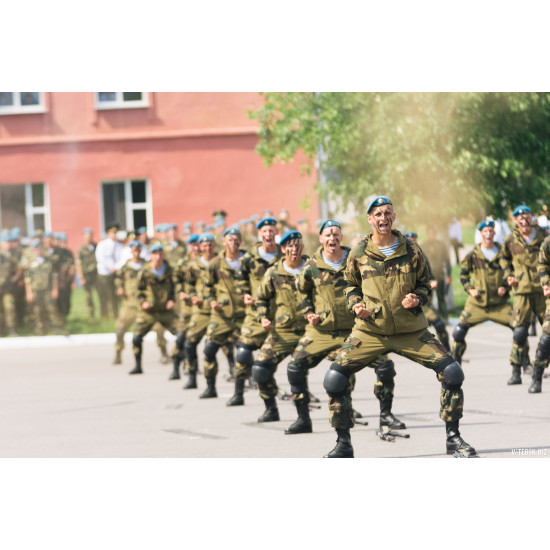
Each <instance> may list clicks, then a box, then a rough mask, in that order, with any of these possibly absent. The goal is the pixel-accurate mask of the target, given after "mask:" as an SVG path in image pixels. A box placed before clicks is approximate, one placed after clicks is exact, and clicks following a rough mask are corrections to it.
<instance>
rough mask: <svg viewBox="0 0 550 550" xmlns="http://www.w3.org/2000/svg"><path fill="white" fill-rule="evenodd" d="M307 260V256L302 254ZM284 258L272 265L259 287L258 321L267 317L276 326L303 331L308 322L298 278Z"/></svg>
mask: <svg viewBox="0 0 550 550" xmlns="http://www.w3.org/2000/svg"><path fill="white" fill-rule="evenodd" d="M302 259H303V260H304V262H305V261H307V259H308V258H307V256H302ZM283 261H284V258H281V259H280V260H279V261H278V262H276V263H275V264H274V265H272V266H271V267H270V268H269V269H268V270H267V271H266V272H265V275H264V278H263V279H262V282H261V283H260V286H259V287H258V298H257V302H256V314H257V318H258V321H260V322H261V320H262V319H263V318H264V317H265V318H268V319H270V320H271V321H272V322H273V321H274V323H273V324H274V325H275V328H281V329H286V330H295V331H303V330H305V326H306V324H307V322H306V319H305V317H304V316H303V315H302V314H301V313H300V307H299V301H298V295H297V293H296V279H297V277H295V276H294V275H292V274H291V273H289V272H288V271H287V270H286V269H285V268H284V266H283Z"/></svg>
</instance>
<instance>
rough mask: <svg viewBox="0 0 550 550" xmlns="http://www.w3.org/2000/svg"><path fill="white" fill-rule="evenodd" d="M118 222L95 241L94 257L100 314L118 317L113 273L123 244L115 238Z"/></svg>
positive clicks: (118, 262) (117, 264) (104, 316)
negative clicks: (100, 238) (110, 314)
mask: <svg viewBox="0 0 550 550" xmlns="http://www.w3.org/2000/svg"><path fill="white" fill-rule="evenodd" d="M118 230H119V225H118V224H110V225H109V226H108V227H107V230H106V232H107V237H106V238H105V239H103V240H102V241H99V242H98V243H97V247H96V249H95V257H96V261H97V279H98V287H99V301H100V304H101V316H102V317H103V318H104V319H105V318H107V317H109V310H110V311H111V313H112V316H113V317H114V318H115V319H116V318H117V317H118V297H117V295H116V290H115V273H116V271H117V269H118V267H119V265H120V260H121V257H122V251H123V249H124V245H123V244H122V243H121V242H119V241H118V240H117V231H118Z"/></svg>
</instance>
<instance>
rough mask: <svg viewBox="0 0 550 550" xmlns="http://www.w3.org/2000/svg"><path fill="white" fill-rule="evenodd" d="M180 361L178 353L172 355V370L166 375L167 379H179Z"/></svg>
mask: <svg viewBox="0 0 550 550" xmlns="http://www.w3.org/2000/svg"><path fill="white" fill-rule="evenodd" d="M180 363H181V359H180V358H179V357H178V354H177V352H176V355H175V356H174V370H173V371H172V374H170V376H169V377H168V380H179V379H180Z"/></svg>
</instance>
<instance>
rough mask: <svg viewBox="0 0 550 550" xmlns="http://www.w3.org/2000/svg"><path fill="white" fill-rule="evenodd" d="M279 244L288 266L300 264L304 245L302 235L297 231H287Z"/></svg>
mask: <svg viewBox="0 0 550 550" xmlns="http://www.w3.org/2000/svg"><path fill="white" fill-rule="evenodd" d="M279 244H280V245H281V250H282V252H283V254H284V255H285V259H286V260H287V262H289V263H290V264H293V263H296V262H299V261H300V262H301V258H302V252H303V251H304V243H303V241H302V234H301V233H300V232H299V231H287V232H286V233H285V234H284V235H283V236H282V237H281V241H280V242H279Z"/></svg>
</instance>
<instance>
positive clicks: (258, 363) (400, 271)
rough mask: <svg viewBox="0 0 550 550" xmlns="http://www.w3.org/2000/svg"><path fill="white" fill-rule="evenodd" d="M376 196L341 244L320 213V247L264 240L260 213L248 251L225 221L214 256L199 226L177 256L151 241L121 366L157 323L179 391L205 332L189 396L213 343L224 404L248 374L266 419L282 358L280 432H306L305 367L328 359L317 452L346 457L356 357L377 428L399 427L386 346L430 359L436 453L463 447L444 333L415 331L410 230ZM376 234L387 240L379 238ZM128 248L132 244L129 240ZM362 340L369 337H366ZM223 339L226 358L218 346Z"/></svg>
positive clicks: (421, 299)
mask: <svg viewBox="0 0 550 550" xmlns="http://www.w3.org/2000/svg"><path fill="white" fill-rule="evenodd" d="M377 199H378V202H376V201H373V202H372V203H371V204H370V205H369V208H368V209H367V210H368V214H367V217H368V220H369V222H370V223H371V226H372V227H373V233H372V234H369V235H367V236H366V237H365V238H363V239H361V240H360V241H359V242H358V243H357V244H356V245H355V246H354V247H353V250H352V249H350V248H348V247H345V246H342V244H341V242H342V239H343V235H342V228H341V225H340V224H339V223H338V222H337V221H336V220H325V221H324V222H323V223H322V224H321V225H320V228H319V235H318V242H319V244H320V246H319V247H318V248H317V250H315V252H314V253H313V255H312V256H311V257H308V256H307V255H305V254H304V253H303V250H304V244H303V235H302V234H301V233H300V232H299V231H297V230H288V231H286V232H285V233H284V234H283V235H282V236H281V237H280V238H279V239H276V236H277V220H276V219H275V218H272V217H267V218H262V219H261V220H260V221H259V222H258V223H257V225H256V229H257V231H258V239H259V242H258V241H257V242H256V243H255V244H254V245H253V246H252V247H251V248H249V249H244V248H243V247H242V234H241V231H240V230H239V228H237V227H230V228H227V229H226V230H225V231H224V233H223V250H222V251H221V253H219V254H216V252H215V247H216V237H215V235H213V234H212V233H210V232H205V233H203V234H200V235H199V236H198V239H197V243H198V250H196V249H194V248H193V246H192V244H193V243H191V251H190V253H189V257H188V258H187V259H182V260H181V261H180V262H179V263H178V264H176V265H172V264H170V262H169V261H167V260H166V251H165V250H164V247H163V245H162V244H161V243H157V244H156V245H153V247H151V249H150V254H151V259H150V262H149V264H147V265H146V266H145V267H143V268H141V269H140V270H139V271H137V273H135V274H134V275H135V294H136V295H137V302H138V303H139V304H140V308H139V312H138V314H137V319H136V328H135V330H134V336H133V349H134V356H135V366H134V368H133V370H132V371H130V374H133V375H134V374H141V373H143V368H142V351H143V349H142V347H143V346H142V342H143V337H144V336H145V334H146V333H147V332H148V331H149V330H151V328H152V327H153V326H154V325H155V324H156V323H160V324H161V325H162V326H163V327H164V328H166V329H167V330H169V331H170V332H172V334H174V335H175V336H176V346H175V350H174V352H173V354H172V360H173V371H172V374H171V376H170V379H172V380H177V379H179V378H180V365H181V363H182V362H184V364H185V370H186V372H187V381H186V383H185V385H184V389H186V390H188V389H196V388H197V387H198V384H197V373H198V371H199V369H198V356H197V344H198V343H199V342H200V340H201V339H202V338H203V337H205V344H204V357H203V373H204V379H205V383H206V388H205V390H204V391H203V392H202V393H201V394H200V396H199V397H200V398H202V399H206V398H215V397H217V391H216V378H217V375H218V363H217V357H216V356H217V352H218V350H219V349H220V348H223V351H224V353H226V355H227V356H228V360H229V363H230V365H232V364H233V363H234V367H233V368H232V370H233V374H234V383H235V391H234V394H233V396H232V397H231V399H230V400H229V401H228V403H227V405H228V406H239V405H244V389H245V384H246V381H247V380H249V379H250V377H251V376H252V379H253V381H254V383H255V384H257V387H258V390H259V393H260V396H261V398H262V399H263V401H264V403H265V410H264V412H263V414H262V415H261V416H260V417H259V418H258V422H272V421H278V420H279V412H278V407H277V395H278V387H277V384H276V381H275V372H276V369H277V366H278V364H279V363H280V362H281V361H283V360H284V359H285V358H286V357H290V362H289V364H288V367H287V378H288V382H289V384H290V389H291V393H292V399H293V402H294V404H295V406H296V410H297V419H296V421H295V422H294V423H293V424H292V425H291V426H289V427H287V428H286V430H285V433H287V434H303V433H310V432H311V431H312V423H311V418H310V415H309V409H310V402H311V399H312V396H311V394H310V392H309V388H308V383H307V379H308V371H309V369H310V368H314V367H315V366H317V365H318V364H319V363H320V362H321V361H322V360H323V359H325V358H328V359H333V360H334V361H333V364H332V365H331V369H329V372H327V375H326V376H325V382H324V386H325V389H326V390H327V393H328V395H329V417H330V422H331V425H333V427H335V429H336V431H337V434H338V439H337V445H336V447H335V448H334V449H333V450H332V451H331V452H330V453H328V454H327V455H326V456H327V457H349V456H353V448H352V447H351V439H350V435H349V429H350V428H351V427H352V426H353V423H354V421H355V420H356V419H357V418H358V417H359V416H360V415H359V413H357V411H355V410H354V409H353V407H352V405H351V402H352V401H351V393H352V390H353V387H354V385H355V373H356V372H357V371H358V370H360V369H362V368H364V367H365V366H369V367H371V368H373V370H374V371H375V373H376V383H375V388H374V393H375V395H376V396H377V398H378V400H379V403H380V426H381V427H382V428H386V429H404V428H405V424H404V423H403V422H402V421H401V420H399V419H398V418H396V417H395V416H394V415H393V413H392V403H393V392H394V387H395V384H394V377H395V368H394V363H393V361H392V360H391V359H390V358H389V356H388V354H389V353H392V352H393V353H399V354H401V355H404V356H406V357H409V358H411V359H412V360H413V361H417V362H420V363H422V364H423V365H424V366H427V367H429V368H431V369H433V370H434V371H435V373H436V375H437V378H438V380H439V381H440V382H441V383H442V394H441V409H440V416H441V418H442V419H443V420H444V421H445V425H446V435H447V439H446V450H447V452H448V453H449V454H453V453H458V454H459V455H462V456H472V455H475V450H474V449H473V447H472V446H470V445H469V444H468V443H466V442H465V441H464V440H463V439H462V437H461V434H460V431H459V429H458V423H459V419H460V418H461V416H462V408H463V394H462V390H461V385H462V380H463V371H462V368H461V366H460V362H459V361H457V360H456V359H457V358H456V357H455V356H453V355H452V354H451V353H450V351H449V340H448V336H447V338H446V339H445V338H444V336H445V335H446V328H445V323H444V321H442V320H441V319H440V317H439V316H438V315H437V314H435V316H434V319H435V320H439V323H437V322H436V323H432V324H434V326H435V327H436V331H437V333H438V335H441V336H440V338H441V340H442V341H443V342H440V341H439V340H438V339H436V338H435V337H434V336H433V335H432V334H431V333H430V332H429V331H428V330H426V329H427V326H428V321H427V320H426V317H425V315H424V311H428V310H429V307H430V304H429V300H430V296H431V293H432V290H433V289H434V283H435V280H434V277H433V276H432V275H431V273H430V268H429V264H428V263H427V262H426V258H425V256H424V254H423V253H422V249H420V247H419V246H418V245H417V244H416V242H415V238H414V235H413V234H409V235H408V237H405V236H404V235H402V234H401V233H400V232H399V231H396V230H394V229H392V225H393V221H394V220H395V214H394V213H393V205H392V203H391V201H390V200H389V198H387V197H378V198H377ZM277 240H278V241H279V242H277ZM386 243H387V244H388V246H383V245H385V244H386ZM134 247H135V248H139V244H138V243H136V242H134V243H133V244H132V248H134ZM137 254H138V253H137V251H136V255H137ZM356 256H359V257H360V258H361V260H360V261H359V260H358V259H357V258H355V257H356ZM363 257H364V258H368V261H365V260H364V259H363ZM352 259H353V262H352ZM377 262H378V264H379V266H378V267H377V268H376V269H374V267H375V266H376V265H377ZM394 277H395V278H396V279H397V282H400V284H391V285H388V281H387V280H388V279H389V278H394ZM378 279H380V281H378ZM383 281H385V283H384V284H381V283H382V282H383ZM375 283H376V284H375ZM371 285H373V286H372V288H371ZM396 304H398V305H396ZM178 308H179V311H178ZM400 309H401V310H402V311H403V313H399V310H400ZM409 312H410V313H409ZM390 318H393V322H391V321H389V319H390ZM355 331H358V332H357V334H354V332H355ZM380 334H384V335H386V334H390V335H392V336H395V339H394V340H392V341H391V344H389V345H388V344H387V342H386V343H383V342H382V341H378V340H377V338H378V337H379V336H380ZM365 337H368V338H367V340H368V342H369V346H365V347H364V348H363V349H362V351H361V352H360V353H359V356H360V359H361V360H357V358H354V354H357V353H358V351H357V350H358V349H359V347H360V343H361V341H362V339H363V338H365ZM374 341H378V344H379V346H378V347H376V346H374V347H372V343H373V342H374ZM384 342H385V341H384ZM233 344H234V345H235V348H236V355H235V359H234V360H233V358H232V355H231V352H230V348H231V346H232V345H233ZM455 352H456V349H455ZM518 353H521V351H520V352H518Z"/></svg>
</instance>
